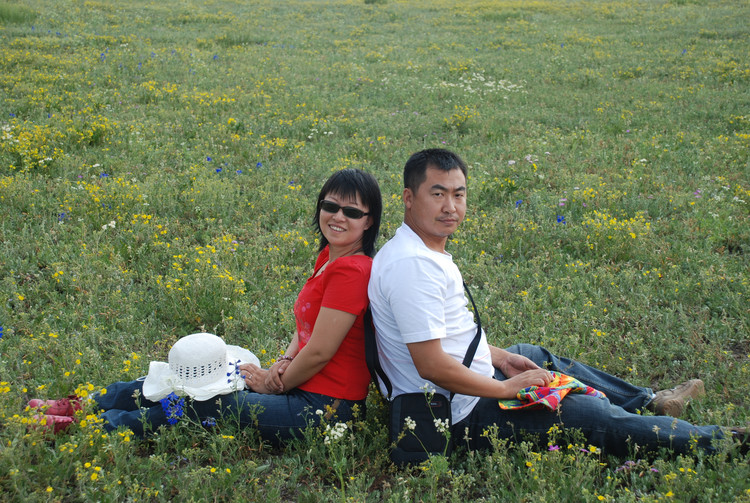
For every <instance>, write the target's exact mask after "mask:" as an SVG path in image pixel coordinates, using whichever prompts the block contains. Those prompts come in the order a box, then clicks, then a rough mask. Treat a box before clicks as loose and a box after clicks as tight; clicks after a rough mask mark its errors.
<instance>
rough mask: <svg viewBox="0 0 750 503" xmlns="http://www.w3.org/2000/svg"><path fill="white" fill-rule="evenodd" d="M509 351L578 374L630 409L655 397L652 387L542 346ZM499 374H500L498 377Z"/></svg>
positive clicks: (508, 349)
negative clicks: (635, 383) (554, 352)
mask: <svg viewBox="0 0 750 503" xmlns="http://www.w3.org/2000/svg"><path fill="white" fill-rule="evenodd" d="M506 351H508V352H510V353H516V354H519V355H523V356H525V357H527V358H528V359H530V360H531V361H533V362H534V363H536V364H537V365H539V366H540V367H543V368H546V369H547V370H554V371H556V372H561V373H563V374H567V375H569V376H571V377H575V378H576V379H578V380H579V381H581V382H582V383H584V384H586V385H588V386H591V387H592V388H595V389H597V390H599V391H602V392H604V393H605V394H606V395H607V398H609V400H610V401H611V402H612V403H613V404H615V405H619V406H620V407H622V408H623V409H625V410H626V411H629V412H635V411H636V410H639V409H642V408H644V407H645V406H646V404H648V403H649V402H650V401H651V400H652V399H653V396H654V394H653V392H652V391H651V388H642V387H640V386H635V385H634V384H630V383H629V382H627V381H625V380H623V379H620V378H619V377H615V376H613V375H610V374H607V373H606V372H603V371H601V370H598V369H596V368H594V367H589V366H588V365H584V364H583V363H580V362H577V361H574V360H571V359H569V358H562V357H559V356H556V355H553V354H552V353H550V352H549V351H548V350H546V349H545V348H543V347H541V346H534V345H532V344H516V345H514V346H511V347H509V348H506ZM496 377H497V376H496Z"/></svg>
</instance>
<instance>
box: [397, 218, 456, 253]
mask: <svg viewBox="0 0 750 503" xmlns="http://www.w3.org/2000/svg"><path fill="white" fill-rule="evenodd" d="M409 220H410V219H409V218H408V216H404V224H406V226H407V227H409V228H410V229H411V230H412V232H414V234H416V235H417V236H419V239H421V240H422V242H423V243H424V245H425V246H426V247H427V248H429V249H430V250H432V251H435V252H438V253H445V243H447V242H448V238H447V237H444V238H437V237H435V236H431V235H427V234H426V233H424V232H421V231H420V229H419V228H418V227H417V226H416V225H413V224H412V223H410V222H409Z"/></svg>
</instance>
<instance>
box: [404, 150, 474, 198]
mask: <svg viewBox="0 0 750 503" xmlns="http://www.w3.org/2000/svg"><path fill="white" fill-rule="evenodd" d="M429 167H432V168H437V169H441V170H443V171H450V170H452V169H456V168H458V169H460V170H461V172H462V173H463V174H464V177H466V178H468V168H467V167H466V163H465V162H464V161H463V159H461V158H460V157H459V156H458V154H456V153H453V152H451V151H450V150H446V149H444V148H428V149H426V150H421V151H419V152H416V153H415V154H412V156H411V157H409V160H408V161H406V165H405V166H404V187H405V188H407V189H411V190H412V192H416V191H417V189H418V188H419V186H420V185H422V182H424V181H425V179H426V178H427V174H426V172H427V168H429Z"/></svg>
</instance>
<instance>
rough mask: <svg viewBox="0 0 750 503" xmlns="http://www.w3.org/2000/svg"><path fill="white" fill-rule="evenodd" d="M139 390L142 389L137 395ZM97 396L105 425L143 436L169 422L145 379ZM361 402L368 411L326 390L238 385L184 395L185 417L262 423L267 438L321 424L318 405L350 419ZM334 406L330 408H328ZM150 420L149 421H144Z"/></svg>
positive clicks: (285, 437) (248, 424)
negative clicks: (202, 395) (223, 391)
mask: <svg viewBox="0 0 750 503" xmlns="http://www.w3.org/2000/svg"><path fill="white" fill-rule="evenodd" d="M134 395H139V397H138V398H137V399H136V398H134ZM94 400H95V401H96V403H97V405H98V406H99V408H100V409H102V410H103V412H101V413H100V414H99V415H100V417H102V418H103V419H104V420H105V425H104V429H105V430H107V431H113V430H116V429H117V428H118V427H120V426H125V427H127V428H130V429H131V430H132V431H133V433H134V434H135V435H137V436H139V437H140V436H143V435H144V433H145V431H146V430H148V429H149V428H150V429H151V430H156V429H158V428H159V426H162V425H167V424H169V421H168V417H167V414H166V412H165V411H164V409H163V407H162V405H161V403H160V402H152V401H150V400H146V399H145V398H144V397H143V380H142V379H141V380H136V381H130V382H116V383H113V384H111V385H110V386H107V392H106V393H104V394H97V395H95V396H94ZM357 403H359V404H360V409H361V410H362V412H363V413H364V410H363V408H364V400H363V401H361V402H353V401H349V400H337V399H335V398H331V397H329V396H326V395H320V394H317V393H309V392H307V391H302V390H299V389H294V390H292V391H290V392H289V393H285V394H281V395H264V394H260V393H254V392H252V391H238V392H235V393H230V394H228V395H221V396H217V397H214V398H211V399H209V400H205V401H197V400H190V399H189V398H185V405H184V407H183V411H184V414H185V417H188V418H190V419H192V420H194V421H198V422H200V421H203V420H204V419H206V418H208V417H213V418H220V417H223V418H225V419H227V420H233V419H236V420H237V421H238V423H239V425H240V426H242V427H251V428H257V429H258V431H259V432H260V435H261V437H262V438H263V439H264V440H268V441H270V442H274V443H278V441H279V440H288V439H290V438H293V437H296V436H299V433H300V432H302V431H303V430H304V429H305V428H306V427H307V426H308V423H310V422H312V423H313V424H319V422H320V421H321V419H320V418H319V417H318V416H317V415H316V411H318V410H322V411H323V413H324V415H326V414H327V416H326V417H325V419H329V420H331V421H340V422H346V421H349V420H350V419H352V417H353V407H354V405H355V404H357ZM329 410H331V413H328V411H329ZM146 424H148V426H147V427H145V429H144V426H145V425H146Z"/></svg>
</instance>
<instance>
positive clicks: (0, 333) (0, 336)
mask: <svg viewBox="0 0 750 503" xmlns="http://www.w3.org/2000/svg"><path fill="white" fill-rule="evenodd" d="M2 338H3V326H2V325H0V339H2Z"/></svg>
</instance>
